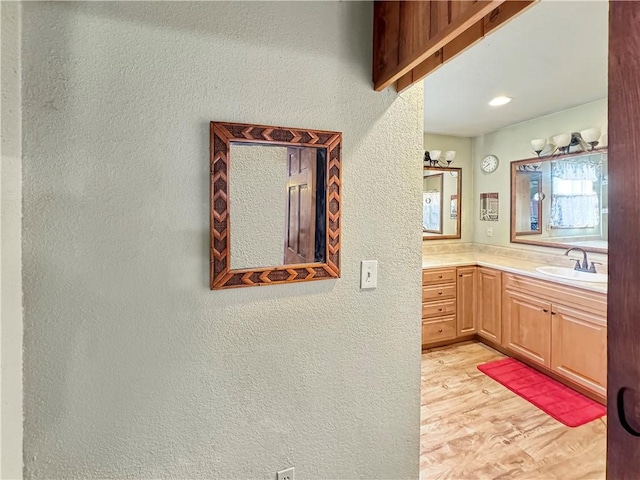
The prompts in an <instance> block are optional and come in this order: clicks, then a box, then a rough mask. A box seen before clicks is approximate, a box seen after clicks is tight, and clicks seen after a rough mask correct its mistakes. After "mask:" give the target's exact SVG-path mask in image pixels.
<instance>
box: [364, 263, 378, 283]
mask: <svg viewBox="0 0 640 480" xmlns="http://www.w3.org/2000/svg"><path fill="white" fill-rule="evenodd" d="M377 286H378V261H377V260H363V261H362V265H361V267H360V288H361V289H363V290H366V289H370V288H376V287H377Z"/></svg>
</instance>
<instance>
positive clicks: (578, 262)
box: [569, 258, 582, 270]
mask: <svg viewBox="0 0 640 480" xmlns="http://www.w3.org/2000/svg"><path fill="white" fill-rule="evenodd" d="M569 260H571V261H572V262H576V264H575V266H574V267H573V269H574V270H582V267H581V266H580V260H578V259H577V258H570V259H569Z"/></svg>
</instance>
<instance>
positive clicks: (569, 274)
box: [536, 266, 608, 283]
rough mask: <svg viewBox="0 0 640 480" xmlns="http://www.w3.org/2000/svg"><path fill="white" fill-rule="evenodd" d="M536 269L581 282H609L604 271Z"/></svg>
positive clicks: (549, 267)
mask: <svg viewBox="0 0 640 480" xmlns="http://www.w3.org/2000/svg"><path fill="white" fill-rule="evenodd" d="M536 271H537V272H540V273H544V274H545V275H549V276H551V277H558V278H564V279H566V280H577V281H579V282H592V283H607V280H608V278H607V275H605V274H604V273H589V272H579V271H577V270H573V269H572V268H566V267H551V266H544V267H536Z"/></svg>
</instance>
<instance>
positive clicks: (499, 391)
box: [420, 342, 606, 480]
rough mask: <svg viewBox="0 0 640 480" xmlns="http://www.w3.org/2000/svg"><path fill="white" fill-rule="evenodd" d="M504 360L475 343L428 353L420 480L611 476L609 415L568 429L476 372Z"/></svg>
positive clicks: (424, 357) (424, 372)
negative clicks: (607, 455)
mask: <svg viewBox="0 0 640 480" xmlns="http://www.w3.org/2000/svg"><path fill="white" fill-rule="evenodd" d="M499 358H504V356H503V355H502V354H500V353H498V352H496V351H495V350H493V349H491V348H489V347H487V346H485V345H483V344H482V343H476V342H465V343H461V344H457V345H452V346H449V347H442V348H438V349H433V350H429V351H426V352H424V353H423V354H422V406H421V415H420V417H421V422H420V425H421V426H420V478H421V479H422V480H427V479H445V478H446V479H473V480H475V479H509V480H511V479H525V478H526V479H541V480H542V479H544V480H547V479H562V480H569V479H601V478H605V452H606V417H605V418H602V419H600V420H596V421H593V422H591V423H588V424H586V425H583V426H581V427H577V428H569V427H565V426H564V425H562V424H561V423H560V422H557V421H556V420H554V419H553V418H551V417H550V416H548V415H547V414H545V413H544V412H542V411H541V410H539V409H538V408H536V407H534V406H533V405H531V404H530V403H529V402H527V401H526V400H523V399H522V398H520V397H518V396H517V395H516V394H514V393H512V392H511V391H509V390H507V389H506V388H505V387H503V386H502V385H500V384H499V383H497V382H495V381H494V380H492V379H490V378H489V377H487V376H486V375H484V374H483V373H482V372H480V371H479V370H478V369H477V368H476V367H477V366H478V365H479V364H481V363H485V362H489V361H491V360H497V359H499Z"/></svg>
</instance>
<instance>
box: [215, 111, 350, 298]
mask: <svg viewBox="0 0 640 480" xmlns="http://www.w3.org/2000/svg"><path fill="white" fill-rule="evenodd" d="M233 142H241V143H245V144H246V143H257V144H269V145H283V146H289V147H292V146H297V147H314V148H319V149H320V148H322V149H326V154H327V157H326V158H327V161H326V179H327V180H326V182H327V188H326V193H325V194H326V243H325V245H326V254H325V255H324V259H325V261H324V262H314V263H300V264H287V265H278V266H265V267H260V268H247V269H237V270H232V269H231V268H230V265H231V261H230V260H231V258H230V249H229V245H230V238H231V226H230V219H229V162H230V161H231V158H230V157H231V155H230V150H231V149H230V146H231V144H232V143H233ZM210 153H211V158H210V182H211V183H210V204H211V209H210V222H211V227H210V228H211V231H210V241H211V247H210V282H211V289H212V290H218V289H223V288H235V287H250V286H261V285H275V284H280V283H293V282H305V281H310V280H323V279H331V278H339V277H340V221H341V220H340V194H341V188H342V186H341V183H340V181H341V179H340V175H341V153H342V133H340V132H326V131H321V130H305V129H299V128H285V127H270V126H266V125H251V124H242V123H229V122H211V124H210Z"/></svg>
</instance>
